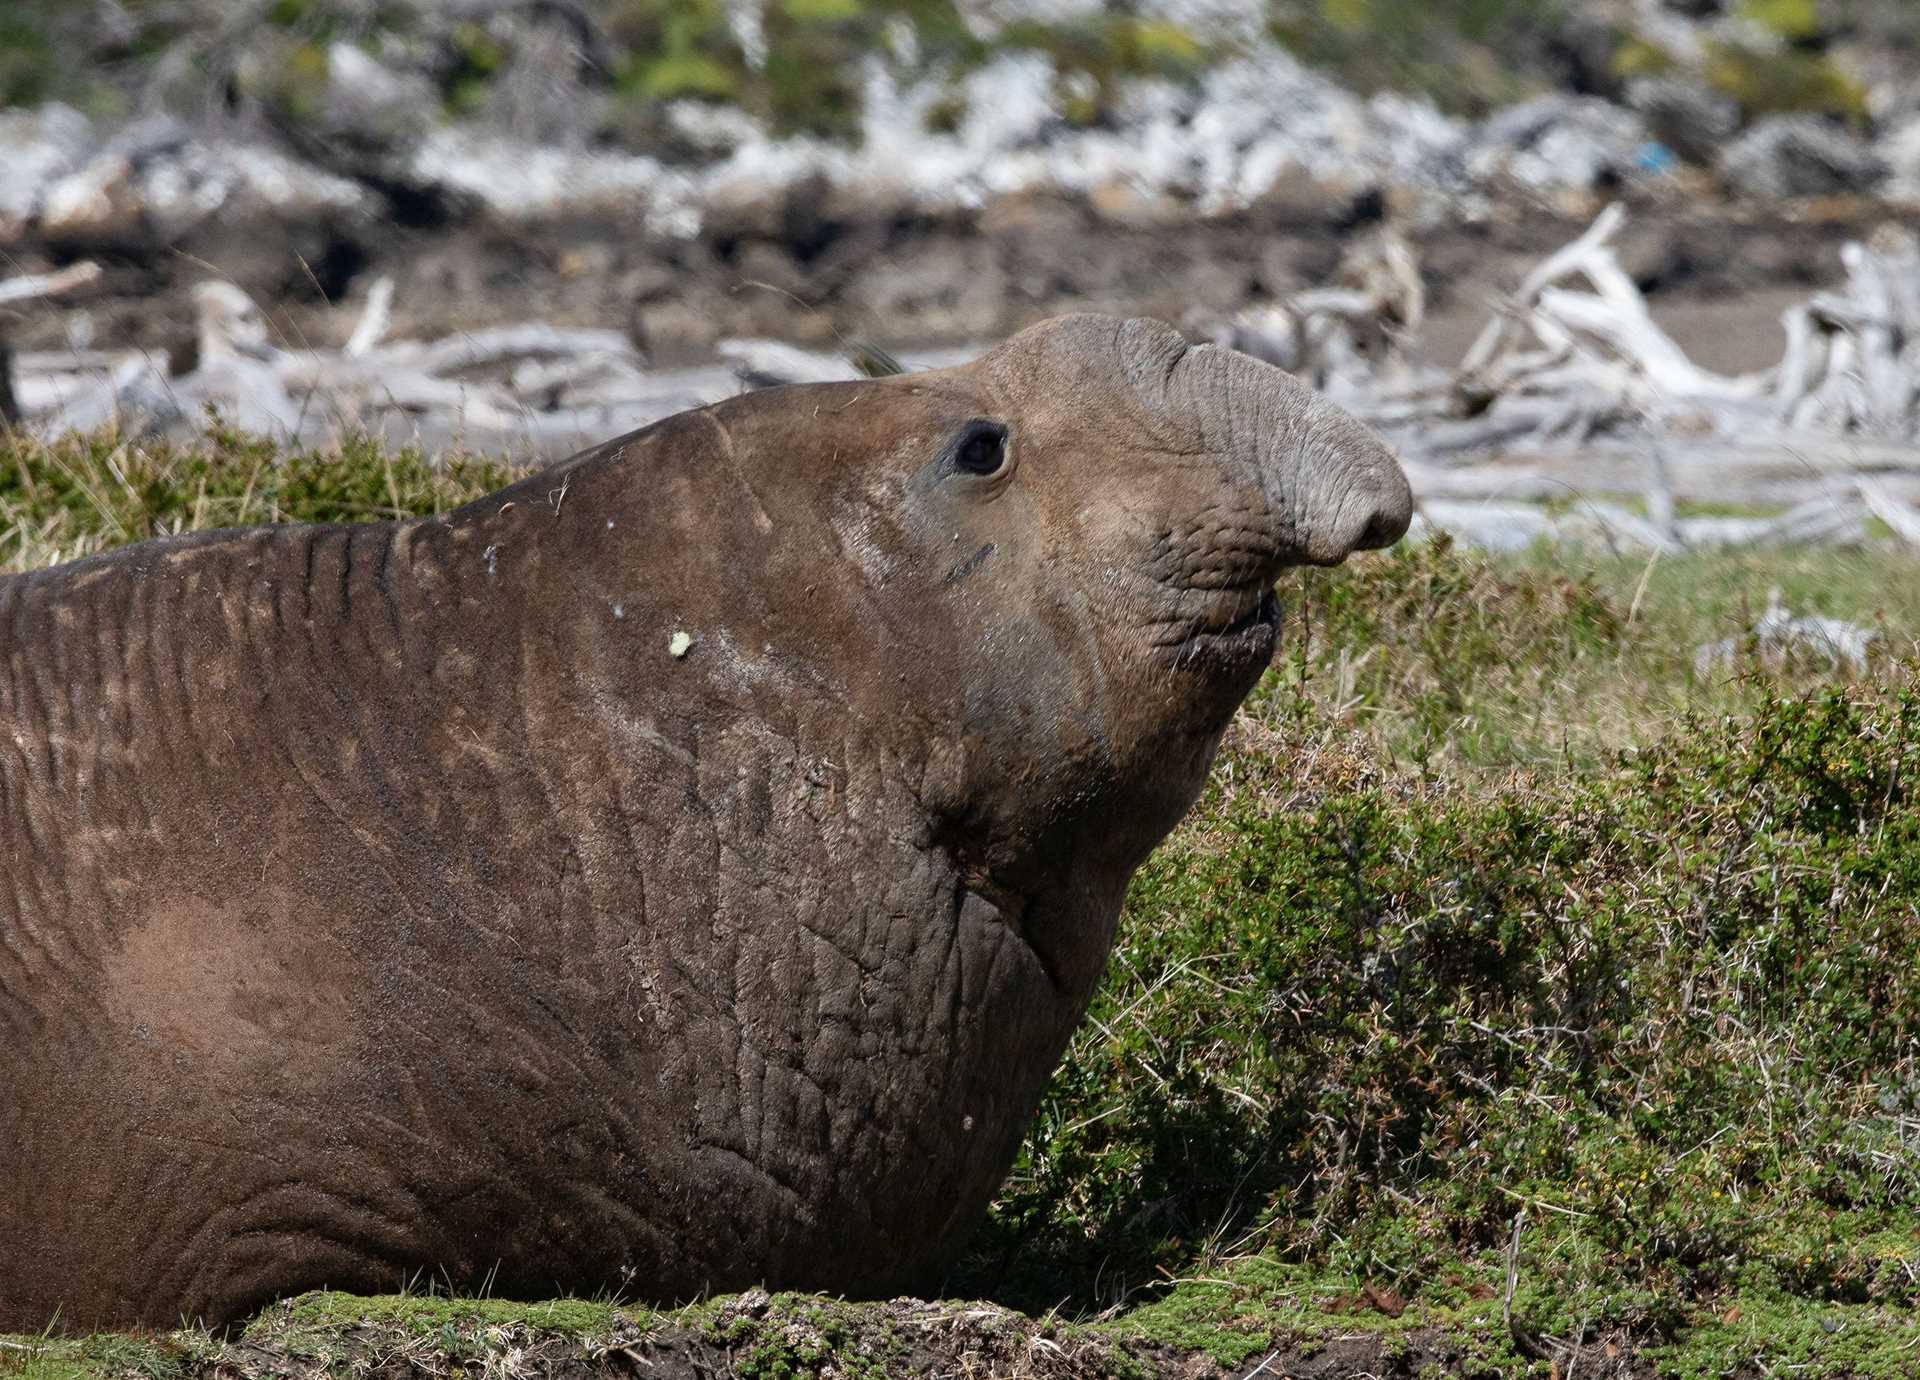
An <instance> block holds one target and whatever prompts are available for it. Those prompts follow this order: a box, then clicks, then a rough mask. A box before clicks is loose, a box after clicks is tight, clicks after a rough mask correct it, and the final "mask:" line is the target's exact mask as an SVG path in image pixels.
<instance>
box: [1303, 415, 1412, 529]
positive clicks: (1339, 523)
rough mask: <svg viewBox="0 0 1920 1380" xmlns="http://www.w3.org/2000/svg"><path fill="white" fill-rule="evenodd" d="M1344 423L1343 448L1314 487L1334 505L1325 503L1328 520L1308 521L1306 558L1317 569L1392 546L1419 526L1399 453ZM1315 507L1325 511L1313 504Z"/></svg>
mask: <svg viewBox="0 0 1920 1380" xmlns="http://www.w3.org/2000/svg"><path fill="white" fill-rule="evenodd" d="M1342 420H1343V421H1344V422H1345V425H1344V426H1342V427H1341V428H1340V431H1341V433H1342V435H1341V444H1340V445H1339V446H1337V447H1336V448H1335V450H1334V453H1333V455H1332V457H1331V458H1330V459H1329V460H1328V462H1327V464H1326V473H1325V474H1323V475H1321V476H1317V478H1319V479H1320V481H1321V482H1319V483H1317V484H1313V485H1311V486H1310V488H1317V489H1320V490H1321V491H1322V492H1323V493H1327V494H1328V495H1329V498H1330V499H1331V501H1330V502H1329V501H1323V503H1324V508H1325V509H1326V511H1325V513H1324V514H1313V513H1311V512H1310V513H1309V515H1308V516H1309V521H1308V524H1307V542H1306V548H1307V550H1306V555H1307V559H1308V560H1310V561H1312V562H1313V563H1314V564H1316V565H1337V564H1339V563H1340V562H1341V561H1343V560H1345V559H1346V558H1347V557H1348V556H1350V555H1352V554H1353V553H1354V552H1355V551H1377V550H1379V549H1380V548H1382V547H1387V546H1392V545H1393V544H1394V543H1395V542H1397V541H1399V540H1400V538H1402V537H1404V536H1405V535H1406V534H1407V528H1408V526H1409V525H1411V524H1412V522H1413V490H1412V488H1411V487H1409V485H1408V484H1407V476H1406V473H1405V472H1404V471H1403V470H1402V469H1401V468H1400V463H1399V461H1397V460H1395V459H1394V456H1393V452H1392V451H1390V450H1388V449H1387V448H1386V446H1384V445H1382V444H1381V443H1380V442H1379V441H1378V440H1376V439H1375V438H1374V437H1373V435H1372V434H1371V433H1370V432H1368V431H1366V430H1365V428H1363V427H1361V426H1360V424H1359V423H1357V422H1353V421H1352V420H1351V419H1346V418H1343V419H1342ZM1309 506H1310V508H1311V507H1316V506H1322V505H1316V504H1313V503H1312V500H1311V499H1309ZM1316 517H1317V518H1318V520H1317V521H1316V520H1314V519H1315V518H1316Z"/></svg>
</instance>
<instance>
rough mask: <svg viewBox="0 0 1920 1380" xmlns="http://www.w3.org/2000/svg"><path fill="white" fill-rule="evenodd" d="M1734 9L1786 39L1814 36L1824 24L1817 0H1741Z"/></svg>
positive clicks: (1742, 16) (1743, 16) (1745, 17)
mask: <svg viewBox="0 0 1920 1380" xmlns="http://www.w3.org/2000/svg"><path fill="white" fill-rule="evenodd" d="M1736 12H1737V13H1738V14H1739V15H1740V17H1741V18H1742V19H1749V20H1752V21H1753V22H1754V23H1756V24H1759V25H1761V26H1763V27H1765V28H1767V29H1771V30H1772V31H1773V32H1774V33H1776V34H1779V35H1780V36H1781V37H1782V38H1786V39H1794V40H1804V39H1809V38H1813V37H1815V36H1816V35H1818V34H1819V33H1820V31H1821V29H1822V28H1823V27H1824V25H1823V22H1822V16H1821V13H1820V0H1740V3H1739V5H1738V6H1737V8H1736Z"/></svg>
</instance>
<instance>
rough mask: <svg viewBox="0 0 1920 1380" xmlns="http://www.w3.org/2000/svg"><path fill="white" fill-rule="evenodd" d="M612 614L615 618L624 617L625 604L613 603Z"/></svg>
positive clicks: (625, 611) (625, 614)
mask: <svg viewBox="0 0 1920 1380" xmlns="http://www.w3.org/2000/svg"><path fill="white" fill-rule="evenodd" d="M613 616H614V617H615V618H625V617H626V616H627V606H626V605H625V604H615V605H614V606H613Z"/></svg>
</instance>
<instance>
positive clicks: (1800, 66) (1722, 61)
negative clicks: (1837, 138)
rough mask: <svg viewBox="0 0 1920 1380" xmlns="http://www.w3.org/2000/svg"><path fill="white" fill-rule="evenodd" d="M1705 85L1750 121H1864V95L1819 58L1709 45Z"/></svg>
mask: <svg viewBox="0 0 1920 1380" xmlns="http://www.w3.org/2000/svg"><path fill="white" fill-rule="evenodd" d="M1705 76H1706V79H1707V83H1708V85H1710V86H1712V87H1713V88H1714V89H1715V90H1717V91H1720V92H1723V93H1724V94H1726V95H1728V96H1731V97H1732V98H1733V99H1734V100H1736V101H1738V102H1739V103H1740V108H1741V110H1742V111H1743V112H1744V113H1745V114H1746V115H1747V116H1748V117H1749V118H1753V117H1757V116H1761V115H1775V114H1793V113H1807V114H1816V115H1839V116H1844V117H1845V118H1847V119H1850V120H1860V121H1864V120H1865V119H1866V118H1867V115H1868V111H1867V91H1866V88H1865V87H1864V86H1862V85H1861V84H1860V82H1858V81H1857V80H1855V79H1854V78H1853V77H1851V76H1849V75H1848V74H1847V73H1846V72H1843V71H1842V70H1841V69H1840V68H1839V67H1838V66H1836V65H1835V64H1834V63H1833V61H1832V60H1831V59H1830V58H1828V57H1826V56H1825V55H1824V54H1820V53H1807V52H1800V51H1796V50H1788V51H1786V52H1782V53H1761V52H1755V51H1754V50H1752V49H1750V48H1744V47H1741V46H1739V45H1737V44H1730V43H1717V44H1711V45H1709V47H1708V50H1707V65H1706V70H1705Z"/></svg>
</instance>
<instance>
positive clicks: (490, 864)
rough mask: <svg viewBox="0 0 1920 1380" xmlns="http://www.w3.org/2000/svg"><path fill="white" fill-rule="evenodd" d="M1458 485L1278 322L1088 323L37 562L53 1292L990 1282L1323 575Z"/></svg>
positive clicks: (32, 1221)
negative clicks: (1111, 976)
mask: <svg viewBox="0 0 1920 1380" xmlns="http://www.w3.org/2000/svg"><path fill="white" fill-rule="evenodd" d="M1409 511H1410V498H1409V495H1408V492H1407V488H1406V483H1405V480H1404V478H1403V477H1402V476H1401V474H1400V472H1399V469H1398V467H1397V466H1396V465H1395V463H1394V461H1393V459H1392V457H1391V456H1390V455H1389V454H1388V453H1387V451H1386V450H1385V449H1384V448H1383V447H1381V445H1380V444H1379V443H1378V442H1377V441H1376V440H1375V439H1374V438H1373V437H1372V436H1371V435H1370V434H1369V433H1368V432H1366V431H1365V430H1364V428H1362V427H1360V426H1359V425H1358V424H1357V423H1355V422H1354V421H1352V420H1351V419H1350V418H1348V417H1346V416H1345V415H1344V414H1341V413H1340V412H1338V411H1337V410H1336V409H1334V408H1332V407H1330V406H1328V405H1327V404H1325V403H1323V402H1321V401H1319V400H1318V399H1316V398H1315V397H1314V396H1313V395H1312V394H1310V393H1309V392H1308V391H1307V390H1306V389H1304V388H1303V387H1301V386H1300V385H1299V384H1297V383H1295V382H1294V381H1293V380H1292V379H1290V378H1289V377H1287V376H1286V375H1284V374H1282V373H1280V372H1279V371H1277V370H1274V369H1272V368H1269V367H1268V366H1265V365H1261V364H1257V363H1255V362H1253V361H1251V360H1248V359H1245V358H1243V357H1241V356H1237V355H1233V354H1230V353H1227V352H1223V351H1220V350H1217V349H1214V348H1212V347H1205V348H1200V349H1189V348H1188V347H1187V346H1186V345H1185V343H1184V342H1183V341H1181V340H1180V338H1179V337H1178V336H1177V335H1175V334H1174V333H1173V332H1171V331H1170V330H1168V329H1167V328H1165V327H1162V326H1159V325H1156V324H1154V323H1151V322H1137V321H1136V322H1120V321H1114V320H1109V319H1105V318H1099V317H1068V318H1062V319H1060V320H1057V321H1053V322H1049V323H1045V324H1043V325H1041V326H1038V327H1035V328H1033V329H1032V330H1029V331H1027V332H1025V333H1023V334H1021V335H1019V336H1017V337H1015V338H1013V339H1012V340H1010V341H1008V342H1007V343H1006V344H1004V345H1002V346H1001V347H999V348H998V349H996V350H995V351H993V352H992V353H990V354H988V355H986V356H984V357H982V358H981V359H980V360H978V361H976V362H974V363H973V364H970V365H968V366H965V367H963V368H958V369H953V370H946V371H941V372H937V373H927V374H920V375H912V376H907V377H903V378H895V379H887V380H880V381H873V382H864V383H850V384H832V385H821V386H812V387H802V388H792V389H779V390H771V391H768V392H763V393H755V394H750V395H747V396H744V397H740V398H735V399H732V400H730V401H728V402H725V403H721V404H718V405H716V406H714V407H710V408H706V409H701V410H699V411H696V412H691V413H686V414H683V415H681V416H678V417H675V418H672V419H669V420H668V421H665V422H662V423H660V424H659V425H657V426H655V427H652V428H649V429H647V430H646V431H643V432H640V433H637V434H635V435H633V436H630V437H626V438H623V439H621V440H619V441H615V442H612V443H610V444H609V445H607V446H605V447H602V448H600V449H599V450H596V451H593V452H590V453H587V454H585V455H582V456H578V457H576V458H574V459H573V460H570V461H566V462H564V463H562V464H561V465H559V466H556V467H554V468H552V469H550V470H548V471H545V472H543V473H541V474H539V475H535V476H533V477H532V478H529V479H527V480H525V481H524V482H522V483H520V484H517V485H515V486H513V487H512V488H510V489H507V490H504V491H502V492H500V493H498V494H495V495H492V496H490V497H488V498H485V499H482V500H480V501H479V502H476V503H474V504H472V505H470V506H468V507H466V508H464V509H461V510H460V511H458V512H455V513H453V514H450V515H448V516H446V517H444V518H436V519H430V520H423V521H414V522H405V523H399V524H366V525H359V526H350V527H349V526H334V527H281V528H273V529H257V530H247V531H235V532H224V533H212V534H206V535H201V536H192V537H186V538H178V539H170V540H164V541H159V542H150V543H146V544H144V545H141V546H135V547H130V548H127V549H124V550H121V551H118V552H115V553H111V554H108V555H105V556H101V557H97V558H93V559H90V560H86V561H82V562H79V563H76V564H73V565H69V566H64V567H60V568H58V569H54V570H48V571H43V572H39V573H35V574H32V575H28V576H21V577H16V578H12V579H8V580H5V581H0V647H4V649H5V652H6V666H7V674H6V676H5V678H4V684H0V726H4V728H5V729H6V730H7V731H6V732H5V733H0V829H4V831H5V833H6V836H7V843H8V847H7V849H6V854H5V863H4V866H5V869H6V879H5V880H6V886H5V887H4V888H3V889H0V1162H4V1163H5V1164H6V1165H7V1167H8V1168H7V1172H6V1173H5V1174H4V1176H0V1241H5V1242H7V1243H9V1244H8V1248H7V1249H6V1250H5V1251H3V1252H0V1330H13V1331H27V1330H36V1329H39V1328H41V1327H43V1326H44V1325H46V1324H47V1323H48V1321H49V1320H50V1319H52V1318H53V1317H54V1316H55V1315H56V1313H57V1315H58V1318H59V1321H60V1325H61V1326H62V1327H65V1328H92V1327H98V1326H109V1325H127V1324H136V1323H138V1324H148V1325H155V1326H171V1325H173V1324H175V1323H176V1322H177V1321H178V1320H179V1319H180V1318H181V1317H182V1316H187V1317H193V1318H199V1319H203V1320H205V1321H207V1322H210V1323H214V1324H219V1323H224V1322H228V1321H230V1320H233V1319H237V1318H241V1317H244V1316H245V1315H247V1314H248V1313H249V1312H250V1311H252V1310H254V1309H257V1308H258V1307H259V1306H261V1305H262V1304H263V1303H265V1302H267V1301H269V1300H271V1299H273V1298H275V1297H278V1296H281V1295H284V1294H287V1293H291V1292H294V1291H298V1290H302V1289H307V1288H313V1287H319V1286H323V1285H324V1286H331V1287H335V1288H341V1289H353V1290H362V1291H369V1290H384V1289H391V1288H394V1287H395V1286H397V1285H399V1284H400V1283H402V1282H403V1281H404V1280H406V1279H408V1278H409V1277H415V1276H418V1275H419V1274H421V1273H422V1272H426V1273H430V1274H431V1275H432V1276H434V1277H438V1278H442V1279H444V1280H446V1281H447V1282H448V1283H450V1284H451V1285H452V1286H453V1287H455V1288H462V1289H466V1288H476V1287H479V1286H480V1285H481V1284H482V1283H483V1282H489V1281H490V1284H491V1287H492V1288H493V1289H494V1290H495V1291H496V1292H497V1293H500V1294H503V1295H516V1294H517V1295H538V1296H546V1295H551V1294H554V1293H557V1292H569V1291H571V1292H581V1293H589V1292H593V1291H597V1290H604V1289H618V1290H621V1291H623V1292H624V1293H625V1294H626V1295H627V1296H629V1297H638V1298H645V1299H657V1300H663V1301H664V1300H674V1299H680V1298H686V1297H690V1296H693V1295H695V1294H698V1293H701V1292H703V1291H707V1290H729V1289H736V1288H740V1287H744V1286H747V1285H749V1284H755V1283H765V1284H768V1285H770V1286H773V1287H795V1288H805V1289H812V1290H824V1291H832V1292H839V1293H846V1294H851V1295H873V1294H883V1293H887V1292H889V1291H895V1290H902V1289H910V1288H913V1287H915V1286H916V1285H924V1284H925V1282H927V1281H928V1280H929V1279H933V1278H937V1272H938V1271H939V1269H940V1268H941V1267H942V1266H943V1265H944V1264H945V1263H946V1262H947V1261H948V1260H949V1259H950V1257H951V1256H952V1254H953V1252H954V1251H955V1250H956V1249H957V1247H958V1246H959V1245H960V1243H961V1241H962V1239H963V1237H964V1235H965V1233H966V1232H967V1230H968V1229H969V1228H970V1227H971V1226H973V1225H974V1224H975V1223H976V1221H977V1220H978V1219H979V1217H980V1216H981V1214H982V1212H983V1211H984V1209H985V1206H986V1204H987V1202H988V1200H989V1198H990V1197H991V1195H992V1194H993V1192H994V1191H995V1189H996V1188H997V1187H998V1185H999V1183H1000V1180H1001V1178H1002V1176H1003V1175H1004V1174H1005V1172H1006V1170H1007V1167H1008V1165H1009V1164H1010V1162H1011V1160H1012V1157H1013V1155H1014V1153H1015V1150H1016V1147H1017V1144H1018V1141H1019V1138H1020V1135H1021V1133H1022V1130H1023V1128H1024V1126H1025V1123H1026V1121H1027V1119H1028V1117H1029V1116H1030V1115H1031V1113H1032V1110H1033V1108H1034V1106H1035V1104H1036V1102H1037V1100H1038V1098H1039V1095H1040V1093H1041V1090H1042V1088H1043V1086H1044V1084H1045V1082H1046V1080H1047V1078H1048V1076H1049V1075H1050V1074H1051V1072H1052V1070H1053V1068H1054V1066H1055V1064H1056V1063H1057V1061H1058V1060H1059V1058H1060V1055H1061V1052H1062V1050H1063V1048H1064V1047H1065V1044H1066V1041H1067V1039H1068V1037H1069V1035H1070V1034H1071V1032H1072V1030H1073V1028H1074V1026H1075V1024H1076V1023H1077V1022H1078V1021H1079V1019H1080V1017H1081V1015H1082V1014H1083V1012H1084V1010H1085V1008H1086V1005H1087V1002H1088V1000H1089V998H1090V996H1091V994H1092V992H1093V989H1094V985H1095V983H1096V982H1097V980H1098V978H1099V975H1100V971H1101V968H1102V966H1103V965H1104V963H1105V960H1106V955H1107V952H1108V950H1109V947H1110V946H1111V943H1112V939H1113V930H1114V924H1115V920H1116V917H1117V916H1118V914H1119V910H1120V905H1121V900H1122V897H1123V894H1124V892H1125V889H1126V885H1127V881H1128V878H1129V877H1130V876H1131V874H1132V872H1133V870H1134V869H1135V868H1136V867H1137V866H1138V865H1139V863H1140V862H1141V861H1142V860H1143V858H1144V857H1145V856H1146V854H1147V852H1148V850H1150V849H1151V848H1152V847H1153V845H1154V844H1155V843H1156V842H1158V841H1159V839H1160V838H1162V837H1163V836H1164V835H1165V833H1166V832H1167V830H1169V829H1170V828H1171V827H1172V826H1173V825H1174V823H1175V822H1176V821H1177V820H1178V819H1179V817H1180V815H1181V814H1182V813H1183V812H1184V811H1185V810H1186V808H1187V807H1188V805H1189V804H1190V803H1191V802H1192V800H1193V798H1194V796H1195V794H1196V793H1197V792H1198V790H1199V788H1200V785H1201V782H1202V780H1203V778H1204V776H1205V773H1206V770H1207V767H1208V765H1209V763H1210V761H1211V759H1212V756H1213V752H1214V749H1215V746H1216V744H1217V742H1218V740H1219V737H1220V734H1221V732H1222V730H1223V729H1224V727H1225V725H1226V723H1227V720H1228V718H1229V717H1230V716H1231V714H1232V712H1233V710H1234V708H1235V707H1236V706H1237V705H1238V704H1239V702H1240V700H1241V699H1242V698H1243V697H1244V696H1245V694H1246V693H1247V691H1248V690H1249V689H1250V688H1251V687H1252V685H1253V684H1254V682H1255V680H1256V679H1257V678H1258V677H1259V675H1260V673H1261V671H1262V669H1263V668H1264V667H1265V665H1266V664H1267V662H1268V660H1269V659H1270V657H1271V654H1272V650H1273V644H1274V624H1275V617H1276V614H1275V607H1274V603H1273V598H1272V594H1271V586H1272V583H1273V581H1274V579H1275V577H1276V575H1277V574H1278V572H1279V571H1280V570H1281V569H1282V567H1284V566H1286V565H1289V564H1296V563H1301V562H1322V563H1324V562H1332V561H1337V560H1340V559H1342V558H1343V557H1344V556H1345V555H1347V554H1348V553H1349V552H1351V551H1353V550H1355V549H1358V548H1360V547H1366V546H1380V545H1384V544H1387V543H1389V542H1391V541H1393V540H1395V539H1396V538H1397V537H1398V536H1399V535H1400V534H1401V532H1402V531H1404V529H1405V527H1406V525H1407V522H1408V518H1409Z"/></svg>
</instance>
